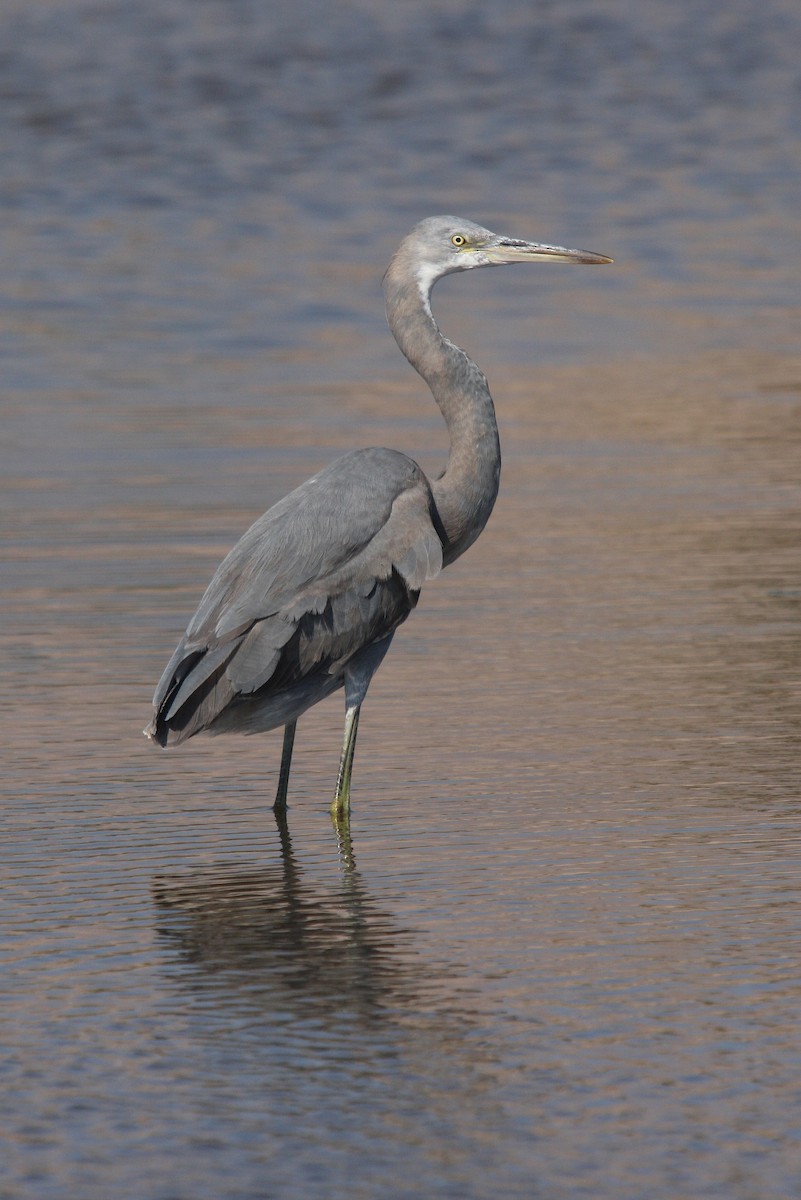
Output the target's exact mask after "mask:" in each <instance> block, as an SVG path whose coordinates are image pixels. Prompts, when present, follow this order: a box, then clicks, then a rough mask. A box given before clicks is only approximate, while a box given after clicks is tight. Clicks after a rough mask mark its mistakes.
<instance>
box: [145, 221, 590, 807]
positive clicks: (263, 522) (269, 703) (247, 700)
mask: <svg viewBox="0 0 801 1200" xmlns="http://www.w3.org/2000/svg"><path fill="white" fill-rule="evenodd" d="M611 261H612V259H610V258H608V257H606V255H603V254H594V253H592V252H591V251H587V250H571V249H567V248H566V247H564V246H550V245H544V244H541V243H538V242H529V241H522V240H520V239H519V238H511V237H505V236H499V235H498V234H495V233H492V232H491V231H490V230H489V229H484V228H483V227H482V226H480V225H476V224H475V223H474V222H472V221H467V220H462V219H461V218H458V217H452V216H439V217H429V218H427V219H426V220H423V221H420V222H419V224H417V225H415V227H414V228H413V229H412V230H411V232H410V233H409V234H407V236H406V237H405V238H404V239H403V241H402V242H401V243H400V245H399V247H398V249H397V250H396V251H395V254H394V255H393V256H392V259H391V261H390V264H389V266H388V268H387V271H386V274H385V275H384V297H385V301H386V312H387V320H388V323H389V328H390V330H391V331H392V334H393V335H394V337H395V340H396V342H397V343H398V346H399V347H400V349H401V351H402V353H403V354H404V355H405V357H406V358H407V359H408V360H409V362H410V363H411V365H412V366H413V367H414V369H415V370H416V371H417V372H418V374H419V375H421V376H422V378H423V379H424V381H425V382H426V384H427V385H428V387H429V388H430V390H431V393H432V395H433V397H434V400H435V401H436V403H437V405H438V406H439V409H440V411H441V413H442V416H443V418H444V420H445V424H446V426H447V431H448V435H449V439H450V449H449V453H448V457H447V462H446V465H445V468H444V470H443V471H442V473H441V474H440V475H439V476H438V478H436V479H428V478H427V476H426V475H425V473H424V472H423V470H422V469H421V468H420V466H419V465H418V464H417V463H416V462H415V461H414V459H412V458H410V457H409V456H408V455H406V454H403V453H401V452H400V451H398V450H388V449H383V448H377V447H372V448H370V449H363V450H354V451H352V452H351V453H349V454H345V455H344V456H342V457H341V458H338V459H336V460H335V461H334V462H333V463H331V464H330V465H329V466H327V467H326V468H325V469H323V470H322V471H320V472H319V473H318V474H316V475H314V476H312V478H311V479H308V480H307V481H306V482H305V483H302V484H301V485H300V486H299V487H297V488H296V489H295V490H294V491H292V492H290V493H289V494H288V495H287V496H284V498H283V499H282V500H279V501H278V502H277V503H276V504H274V505H273V507H272V508H270V509H268V511H267V512H266V513H264V515H263V516H261V517H259V519H258V520H257V521H256V522H255V523H254V524H253V525H252V526H251V527H250V529H249V530H248V531H247V532H246V533H245V534H244V536H243V537H242V538H241V539H240V541H238V542H237V544H236V545H235V546H234V548H233V549H232V550H231V551H230V553H229V554H228V555H227V556H226V557H225V558H224V559H223V561H222V562H221V564H220V566H219V567H218V568H217V571H216V573H215V575H214V577H213V578H212V580H211V583H210V584H209V586H208V588H207V589H206V592H205V594H204V595H203V598H202V599H201V601H200V604H199V606H198V609H197V612H196V613H195V615H194V616H193V617H192V619H191V621H190V622H189V625H188V627H187V630H186V633H185V634H184V635H183V637H182V638H181V640H180V642H179V643H178V646H177V648H176V650H175V653H174V654H173V656H172V658H171V659H170V661H169V662H168V664H167V666H166V668H165V670H164V673H163V675H162V676H161V679H160V681H159V684H158V686H157V688H156V692H155V695H154V697H153V716H152V719H151V721H150V724H149V725H148V726H147V728H146V729H145V730H144V733H145V735H146V736H147V737H149V738H151V739H152V740H153V741H154V742H157V743H158V744H159V745H160V746H170V745H177V744H179V743H180V742H185V741H186V740H187V739H188V738H191V737H194V736H195V734H199V733H209V734H219V733H228V732H242V733H259V732H265V731H267V730H271V729H277V728H279V727H281V726H283V729H284V738H283V747H282V752H281V764H280V768H279V773H278V785H277V789H276V794H275V803H274V806H273V807H274V810H275V812H276V813H283V812H284V811H285V810H286V805H287V792H288V787H289V774H290V767H291V763H292V750H293V746H294V742H295V728H296V725H297V722H298V719H299V718H300V717H301V716H302V715H303V714H304V713H305V712H306V711H307V710H308V709H309V708H311V707H312V706H313V705H315V704H318V703H319V702H320V701H321V700H323V699H325V697H327V696H329V695H331V694H332V693H333V692H336V691H338V690H339V689H340V688H343V689H344V692H345V727H344V734H343V741H342V750H341V754H340V760H339V771H338V774H337V780H336V788H335V791H334V799H333V802H332V804H331V811H332V815H333V817H334V819H335V821H336V820H338V821H343V820H346V819H348V818H349V814H350V791H351V774H352V770H353V756H354V750H355V746H356V734H357V731H358V727H359V714H360V712H361V707H362V703H363V701H364V698H365V696H366V694H367V689H368V687H369V685H370V680H371V679H372V677H373V675H374V674H375V672H376V670H377V669H378V667H379V666H380V664H381V662H382V661H383V659H384V656H385V655H386V653H387V651H388V649H389V647H390V643H391V642H392V639H393V637H394V635H395V631H396V629H397V628H398V626H399V625H400V624H401V623H402V622H403V621H405V620H406V618H407V617H408V616H409V614H410V613H411V612H412V610H413V609H414V608H415V606H416V604H417V601H418V598H419V595H420V591H421V589H422V586H423V584H424V583H427V582H428V581H429V580H431V579H434V578H435V577H436V576H437V575H438V574H439V572H440V571H441V570H442V569H443V567H447V566H449V565H450V564H451V563H452V562H454V561H455V560H456V559H457V558H459V557H460V555H462V554H464V552H465V551H466V550H467V549H468V548H469V547H470V546H471V545H472V544H473V542H475V540H476V538H477V537H478V536H479V534H480V533H481V531H482V530H483V529H484V526H485V525H486V523H487V521H488V519H489V516H490V513H491V512H492V509H493V505H494V504H495V499H496V497H497V494H498V486H499V481H500V470H501V451H500V441H499V437H498V426H497V422H496V419H495V408H494V405H493V402H492V397H491V396H490V392H489V387H488V385H487V380H486V378H485V376H484V375H483V374H482V372H481V371H480V370H479V368H478V367H477V366H476V364H475V363H474V362H473V361H472V359H470V358H469V357H468V355H467V354H466V353H465V352H464V350H461V349H460V348H459V347H458V346H455V345H454V344H453V343H452V342H450V341H448V339H447V338H446V337H444V336H443V334H442V333H441V332H440V329H439V327H438V325H437V323H436V321H435V319H434V316H433V314H432V311H431V291H432V288H433V286H434V284H435V283H436V282H437V280H439V279H442V278H443V277H444V276H445V275H450V274H452V273H453V272H456V271H469V270H472V269H474V268H477V267H493V266H502V265H504V264H509V263H536V262H549V263H583V264H600V263H609V262H611Z"/></svg>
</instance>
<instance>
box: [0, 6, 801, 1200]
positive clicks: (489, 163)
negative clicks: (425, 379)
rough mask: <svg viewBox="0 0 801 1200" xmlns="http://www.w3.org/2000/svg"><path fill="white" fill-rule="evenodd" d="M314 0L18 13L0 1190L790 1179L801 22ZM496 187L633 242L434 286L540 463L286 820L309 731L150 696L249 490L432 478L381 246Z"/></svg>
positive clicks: (762, 1183)
mask: <svg viewBox="0 0 801 1200" xmlns="http://www.w3.org/2000/svg"><path fill="white" fill-rule="evenodd" d="M301 10H302V12H301ZM76 12H77V14H78V15H77V17H76V16H75V13H76ZM232 12H233V13H234V14H235V17H236V20H233V19H232V18H231V13H232ZM295 12H296V6H295V8H293V13H295ZM296 15H302V16H303V18H304V21H302V22H300V23H298V22H297V21H296V20H294V21H293V20H290V14H288V15H287V16H286V18H284V17H281V16H277V15H275V14H270V13H268V12H266V11H262V9H261V8H260V7H257V6H256V5H249V4H245V3H236V4H234V5H231V6H230V7H229V8H224V7H223V6H218V5H216V4H212V3H198V4H195V5H194V6H188V5H185V4H183V3H175V2H167V3H163V4H161V5H159V6H155V5H151V4H149V3H146V4H144V5H141V6H138V7H136V8H135V9H129V8H123V7H121V6H120V7H117V6H115V5H110V6H108V7H107V8H106V9H104V10H103V11H102V12H101V11H100V10H95V9H91V8H89V7H86V8H82V7H81V6H78V7H77V9H76V8H75V6H67V5H63V4H60V3H47V4H45V3H33V4H31V3H30V2H28V3H26V4H25V5H22V4H20V5H16V4H11V5H9V6H7V10H6V15H5V16H4V17H3V21H4V22H5V25H6V27H7V33H8V37H7V38H6V45H7V46H11V47H12V49H10V50H7V51H6V54H5V59H4V61H3V64H2V69H3V71H4V72H5V75H4V77H3V78H4V79H5V84H4V86H5V93H4V96H5V103H4V108H3V109H2V110H0V120H2V122H4V125H5V130H6V133H7V135H8V137H7V145H8V146H9V154H8V156H7V159H6V164H5V167H4V171H5V173H6V178H7V187H6V189H5V193H4V204H5V223H4V224H3V226H2V228H0V255H2V258H3V268H4V269H3V272H2V283H1V284H0V318H1V319H2V324H0V361H2V364H3V370H4V378H5V380H6V384H5V389H4V398H3V423H2V430H0V437H1V440H0V463H1V464H2V484H1V485H0V486H1V488H2V491H1V492H0V494H1V495H2V501H1V503H2V529H3V537H4V566H3V572H2V592H1V593H0V604H2V624H0V647H1V652H2V661H3V663H4V686H3V688H2V692H1V693H0V736H2V741H3V745H4V746H5V748H6V752H5V755H4V771H3V778H2V790H3V795H4V808H3V812H4V834H5V836H4V848H5V869H4V871H3V873H2V883H3V912H4V914H5V924H6V936H5V939H4V943H5V945H4V950H3V958H4V966H3V971H2V975H1V976H0V996H2V1005H1V1006H0V1026H1V1027H2V1045H3V1047H4V1052H3V1084H4V1086H3V1094H2V1100H0V1117H1V1118H2V1128H3V1130H4V1147H3V1151H2V1154H0V1197H3V1200H6V1198H9V1200H17V1198H25V1200H28V1198H35V1200H49V1198H51V1197H53V1198H55V1197H58V1198H62V1197H64V1198H68V1200H73V1198H74V1197H79V1196H80V1197H82V1198H83V1197H85V1198H87V1200H95V1198H98V1200H116V1198H117V1197H124V1198H126V1200H127V1198H128V1197H131V1198H134V1197H135V1198H137V1200H139V1198H143V1200H190V1198H191V1200H205V1198H208V1200H221V1198H224V1200H245V1198H247V1200H261V1198H263V1197H270V1198H272V1197H279V1198H284V1197H321V1198H322V1197H326V1198H328V1197H343V1198H344V1197H349V1198H350V1197H364V1198H365V1200H367V1198H371V1200H372V1197H375V1196H388V1197H392V1198H395V1197H407V1196H408V1197H412V1196H426V1197H429V1196H430V1197H440V1196H441V1197H454V1198H458V1200H474V1198H475V1200H484V1198H489V1197H493V1198H495V1197H521V1198H522V1197H542V1198H543V1200H546V1198H547V1200H553V1198H556V1200H563V1198H564V1200H573V1198H575V1197H588V1198H592V1200H629V1198H632V1200H633V1198H640V1197H643V1198H645V1197H648V1200H677V1198H682V1197H688V1198H690V1197H691V1198H693V1200H695V1198H698V1197H721V1198H722V1200H751V1198H753V1200H764V1198H771V1200H773V1198H778V1197H796V1196H797V1195H799V1194H801V1137H800V1136H799V1132H800V1130H801V1122H800V1121H799V1117H798V1113H799V1111H801V1108H800V1102H801V1084H799V1078H801V1037H800V1036H799V1021H798V1013H799V1007H800V1005H799V999H800V998H801V990H800V988H799V983H800V982H801V981H800V980H799V974H800V972H799V966H798V963H799V954H800V953H801V936H800V933H801V912H799V908H800V905H799V887H798V872H799V862H800V860H801V836H800V833H799V831H800V830H801V772H800V771H799V762H798V749H799V719H800V718H801V664H800V663H799V651H800V650H801V637H800V636H799V628H800V626H799V617H800V616H801V558H799V553H798V546H799V534H800V533H801V473H800V472H799V457H800V455H801V432H800V431H801V421H799V417H800V416H801V354H799V353H798V351H797V348H796V341H795V337H796V335H795V325H796V322H797V317H798V302H797V293H796V291H795V288H796V287H797V261H798V249H799V239H798V224H797V185H798V182H799V174H800V173H801V169H800V168H799V165H798V164H799V162H801V156H799V150H800V149H801V146H800V145H799V142H801V137H800V136H799V131H798V128H797V120H796V116H795V114H796V112H797V104H795V107H793V104H791V103H790V101H791V99H792V97H794V96H797V94H798V93H797V88H798V83H799V73H798V68H797V65H796V62H795V59H796V55H795V53H794V51H793V46H794V45H796V46H797V41H796V42H793V40H792V38H791V37H790V34H792V33H799V32H801V27H799V19H798V17H797V15H796V14H795V10H794V9H793V8H792V7H791V6H789V5H782V4H781V3H778V2H774V3H771V4H767V5H765V6H762V7H761V8H760V14H759V15H755V14H754V13H753V12H752V6H750V5H746V4H745V3H743V4H733V5H730V6H727V7H726V8H725V10H724V9H720V10H718V8H717V7H715V6H711V5H710V6H708V7H705V6H703V5H700V6H697V7H696V6H690V5H681V4H679V5H676V4H671V5H667V4H664V5H662V4H655V5H653V6H652V7H648V6H635V5H633V4H632V5H629V4H627V3H612V2H611V0H610V2H608V3H605V4H604V3H599V4H596V5H590V4H579V3H573V4H567V3H565V4H564V5H553V6H543V10H542V15H541V16H539V17H538V18H537V19H536V21H534V20H533V18H532V17H531V10H530V6H527V5H523V4H519V5H518V4H514V3H504V4H500V5H498V6H497V7H492V8H490V7H486V8H482V7H481V6H478V5H476V6H471V5H467V4H464V5H462V4H458V3H455V2H454V3H452V4H443V5H441V6H438V7H437V8H436V9H432V8H431V6H428V5H417V4H410V5H409V6H408V8H407V9H404V10H403V12H401V11H400V10H398V9H397V8H392V9H390V8H388V7H387V8H386V9H385V7H384V6H383V5H381V4H377V5H373V6H366V7H365V8H364V9H362V8H361V7H360V6H359V5H353V6H350V7H345V8H343V9H342V10H341V12H340V15H339V17H338V18H337V19H336V20H335V19H334V18H332V17H331V15H330V12H329V10H324V9H323V8H322V7H320V8H318V7H316V6H314V5H312V4H308V5H307V6H303V5H302V6H301V8H300V9H297V14H296ZM693 30H695V33H696V34H697V38H696V39H695V40H694V39H693V37H692V36H691V35H692V33H693ZM12 34H13V37H12V36H11V35H12ZM388 46H391V52H390V51H389V50H388V49H387V47H388ZM568 51H570V53H568ZM532 56H533V57H532ZM534 68H536V69H534ZM198 97H200V100H199V99H198ZM527 108H528V110H529V115H531V114H534V115H537V116H538V117H539V118H540V121H539V123H538V124H536V125H535V126H531V124H529V125H526V124H525V121H524V118H525V116H526V109H527ZM432 112H437V113H444V114H447V115H448V121H449V122H450V124H449V126H448V129H449V133H448V134H447V135H446V134H445V133H443V132H442V130H441V129H439V128H437V127H434V126H432V120H431V114H432ZM257 117H261V118H263V119H262V120H257V119H256V118H257ZM269 122H272V123H271V124H269ZM532 128H534V129H535V132H534V133H532V134H531V137H530V140H529V141H526V140H525V137H524V130H526V129H532ZM265 129H268V131H269V136H268V134H266V133H265V132H264V131H265ZM268 168H269V169H268ZM535 176H536V197H535V198H536V200H537V204H536V208H537V213H536V214H535V216H534V217H532V214H531V212H530V211H529V210H530V206H531V191H532V187H533V184H532V179H533V178H534V177H535ZM453 208H456V209H457V210H459V211H463V212H464V213H465V214H466V215H469V216H471V217H474V218H476V219H479V220H485V221H487V222H491V223H494V224H498V225H500V226H501V227H502V228H504V229H505V230H507V231H508V232H511V233H515V234H519V235H521V236H529V235H530V236H542V237H543V238H549V239H553V240H559V241H563V242H570V243H573V244H574V243H578V244H586V245H588V246H590V247H591V248H594V249H597V250H599V251H606V252H609V253H611V254H615V255H616V257H617V258H618V259H619V261H618V262H617V263H616V265H615V266H614V267H610V268H608V269H605V270H604V271H603V272H601V271H598V272H579V271H575V272H562V273H559V272H556V271H554V272H550V271H546V270H545V269H544V268H543V270H542V271H541V272H537V271H534V270H532V271H530V272H523V271H519V272H486V273H480V274H476V275H471V276H469V277H466V278H462V279H459V280H452V281H449V282H447V283H445V284H443V285H442V286H441V293H440V291H438V292H437V294H436V297H435V301H436V309H437V313H438V316H439V317H440V319H441V322H442V324H443V326H444V327H445V328H446V330H447V331H448V333H449V334H451V335H452V336H454V337H455V338H456V339H457V340H459V341H461V342H462V344H465V345H466V346H468V347H469V349H470V350H471V352H472V353H473V354H474V355H475V357H476V358H477V359H478V361H479V362H480V364H481V365H482V366H483V367H484V368H485V369H486V370H487V371H488V373H489V375H490V381H491V384H492V386H493V391H494V394H495V397H496V401H497V406H498V410H499V419H500V424H501V435H502V441H503V447H504V474H503V480H502V490H501V496H500V499H499V502H498V506H497V508H496V511H495V513H494V515H493V518H492V521H491V523H490V525H489V527H488V529H487V531H486V533H485V535H484V536H483V538H482V539H481V540H480V541H479V542H478V543H477V545H476V546H475V547H474V548H473V549H472V550H471V551H470V553H469V554H468V555H467V556H466V557H465V558H464V559H462V560H460V562H459V563H458V564H456V565H454V567H453V568H452V569H450V570H449V571H448V572H446V574H445V575H444V576H443V577H442V578H440V579H439V580H438V581H436V583H435V584H434V585H432V586H431V587H429V588H428V589H427V590H426V591H425V592H424V595H423V597H422V599H421V603H420V606H419V608H418V610H417V612H416V613H415V614H414V615H413V617H412V618H411V619H410V621H409V623H408V625H407V626H406V627H405V628H404V629H403V630H402V631H401V632H400V633H399V635H398V637H397V638H396V640H395V643H394V645H393V649H392V652H391V654H390V656H389V658H388V659H387V662H386V663H385V664H384V666H383V667H382V669H381V671H380V672H379V674H378V675H377V676H376V679H375V680H374V683H373V685H372V687H371V692H370V696H369V698H368V701H367V703H366V705H365V708H364V712H363V718H362V725H361V729H360V734H359V739H360V740H359V747H358V750H357V759H356V769H355V777H354V797H353V799H354V815H353V822H352V829H351V834H352V843H349V844H341V843H340V842H338V841H337V837H336V835H335V832H334V830H333V829H332V827H331V824H330V820H329V817H328V811H327V810H328V805H329V802H330V798H331V792H332V789H333V784H334V776H335V771H336V761H337V756H338V749H339V740H340V733H341V718H342V712H341V697H336V698H334V699H332V700H331V701H329V702H328V703H327V704H325V705H323V706H320V708H319V709H317V710H315V711H314V712H312V713H310V714H309V715H308V717H307V718H306V719H304V721H303V722H302V723H301V725H300V727H299V733H298V743H297V749H296V760H295V766H294V772H293V779H292V787H291V792H290V805H291V807H290V811H289V822H288V827H287V828H279V827H277V826H276V823H275V821H274V819H273V816H272V813H271V812H270V804H271V802H272V794H273V791H274V786H275V773H276V770H277V765H278V759H279V755H280V735H278V734H274V735H269V736H265V737H261V738H253V739H238V738H220V739H217V740H208V741H204V740H201V739H198V740H196V741H195V742H193V743H191V744H190V745H188V746H187V747H185V748H182V749H181V750H178V751H176V752H173V753H163V752H162V753H159V752H157V751H155V750H154V749H153V748H152V747H150V746H149V745H148V744H147V743H146V741H145V739H144V738H142V736H141V732H140V730H141V728H142V726H143V725H144V723H145V721H146V720H147V716H148V707H149V700H150V695H151V693H152V689H153V685H154V683H155V681H156V679H157V678H158V675H159V673H160V671H161V669H162V667H163V665H164V661H165V659H166V657H167V655H168V654H169V653H170V651H171V650H172V647H173V645H174V643H175V640H176V638H177V636H178V634H179V633H180V631H181V629H182V627H183V625H184V624H185V621H186V619H187V617H188V616H189V615H190V614H191V611H192V610H193V608H194V606H195V604H196V602H197V599H198V598H199V595H200V592H201V591H202V589H203V587H204V586H205V583H206V582H207V580H208V578H209V575H210V573H211V571H212V570H213V568H214V566H215V565H216V562H217V561H218V560H219V558H220V556H221V555H222V554H223V553H224V551H225V550H226V549H227V548H228V547H229V546H230V544H231V543H232V542H233V541H234V540H235V539H236V537H237V536H238V535H239V534H240V533H241V532H242V531H243V530H244V528H245V527H246V526H247V525H248V523H249V522H250V521H251V520H252V519H253V517H254V516H255V515H257V514H258V513H259V512H260V511H262V510H263V509H264V508H265V507H267V505H268V504H270V503H271V502H272V501H274V500H275V499H277V498H278V497H279V496H280V495H282V494H283V493H284V492H285V491H286V490H287V489H288V488H290V487H291V486H293V485H294V484H295V483H296V482H298V481H299V480H301V479H302V478H304V477H305V476H306V475H308V474H309V473H311V472H312V471H313V470H314V469H315V468H317V467H318V466H320V465H322V464H323V463H324V462H326V461H328V460H329V459H330V458H331V457H333V455H334V454H336V453H337V452H339V451H340V450H343V449H347V448H350V447H351V446H354V445H364V444H371V443H379V444H386V445H392V446H396V447H398V448H399V449H404V450H407V451H409V452H411V453H414V454H416V455H418V456H419V457H420V459H421V461H422V462H423V464H424V465H425V466H426V468H427V469H430V470H435V469H437V466H438V464H439V463H440V461H441V456H442V450H443V448H444V435H443V434H442V432H441V430H440V423H439V421H438V419H437V416H436V414H435V413H434V412H433V411H432V408H431V406H430V404H429V402H428V401H427V400H426V398H425V395H424V393H423V390H422V389H421V387H420V386H419V385H418V384H417V383H416V381H415V379H414V376H413V374H412V373H411V371H410V370H409V369H408V368H405V365H404V364H403V362H402V359H401V358H400V356H399V355H398V354H397V351H396V349H395V348H394V346H393V344H392V342H391V339H390V338H389V336H388V334H387V333H386V330H385V329H384V328H383V318H382V316H381V312H380V306H379V299H378V288H377V284H378V280H379V278H380V274H381V271H382V269H383V266H384V263H385V260H386V256H387V254H388V252H389V250H390V249H391V247H392V244H393V243H394V241H395V240H396V237H397V235H398V234H399V233H400V232H402V231H403V230H404V229H405V228H407V227H408V225H409V224H411V222H412V221H413V220H414V219H415V218H416V217H417V216H420V215H423V213H425V212H433V211H437V210H440V211H441V210H447V209H453ZM546 217H548V220H546V219H545V218H546ZM535 364H536V365H535Z"/></svg>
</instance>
